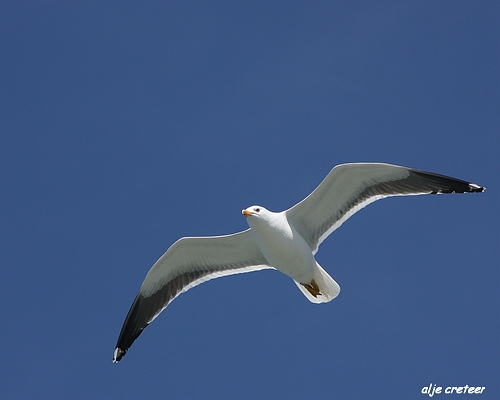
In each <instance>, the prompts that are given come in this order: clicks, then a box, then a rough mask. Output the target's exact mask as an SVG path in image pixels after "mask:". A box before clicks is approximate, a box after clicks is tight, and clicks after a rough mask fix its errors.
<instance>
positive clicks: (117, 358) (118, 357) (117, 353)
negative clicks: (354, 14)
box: [113, 347, 127, 363]
mask: <svg viewBox="0 0 500 400" xmlns="http://www.w3.org/2000/svg"><path fill="white" fill-rule="evenodd" d="M125 353H127V350H122V349H120V348H119V347H117V348H116V349H115V352H114V353H113V362H114V363H117V362H118V361H120V360H121V359H122V358H123V356H124V355H125Z"/></svg>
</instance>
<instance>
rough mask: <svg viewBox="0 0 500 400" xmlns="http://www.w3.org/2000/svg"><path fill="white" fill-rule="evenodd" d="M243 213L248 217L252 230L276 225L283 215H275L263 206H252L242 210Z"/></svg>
mask: <svg viewBox="0 0 500 400" xmlns="http://www.w3.org/2000/svg"><path fill="white" fill-rule="evenodd" d="M241 213H242V214H243V215H244V216H245V217H246V220H247V223H248V225H250V227H252V228H257V227H258V226H260V227H262V226H271V225H275V224H276V221H278V220H280V215H282V213H274V212H272V211H269V210H268V209H266V208H264V207H262V206H251V207H248V208H246V209H244V210H241Z"/></svg>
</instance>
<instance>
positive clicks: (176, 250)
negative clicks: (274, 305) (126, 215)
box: [113, 229, 272, 362]
mask: <svg viewBox="0 0 500 400" xmlns="http://www.w3.org/2000/svg"><path fill="white" fill-rule="evenodd" d="M266 268H272V267H271V266H269V265H268V264H267V261H266V259H265V258H264V256H263V255H262V253H261V251H260V250H259V248H258V247H257V245H256V244H255V242H254V240H253V238H252V235H251V233H250V229H247V230H246V231H243V232H239V233H235V234H233V235H227V236H213V237H185V238H181V239H179V240H178V241H177V242H175V243H174V244H173V245H172V246H170V248H169V249H168V250H167V251H166V252H165V254H163V256H161V257H160V259H159V260H158V261H157V262H156V263H155V264H154V265H153V267H152V268H151V269H150V271H149V272H148V274H147V275H146V278H145V279H144V282H143V283H142V286H141V288H140V290H139V294H138V295H137V297H136V298H135V300H134V303H133V304H132V307H131V308H130V311H129V312H128V315H127V317H126V319H125V322H124V324H123V327H122V330H121V332H120V336H119V338H118V342H117V344H116V349H115V352H114V354H113V362H118V361H120V360H121V358H122V357H123V356H124V355H125V353H126V352H127V350H128V348H129V347H130V346H131V345H132V343H133V342H134V340H135V339H137V337H138V336H139V335H140V334H141V332H142V331H143V330H144V328H146V326H148V324H150V323H151V322H152V321H153V320H154V319H155V318H156V317H157V316H158V315H159V314H160V313H161V312H162V311H163V310H164V309H165V308H166V307H167V306H168V304H170V302H171V301H172V300H173V299H175V298H176V297H177V296H178V295H179V294H181V293H183V292H185V291H187V290H189V289H191V288H192V287H194V286H196V285H199V284H200V283H203V282H206V281H208V280H210V279H214V278H219V277H221V276H226V275H233V274H239V273H243V272H250V271H258V270H261V269H266Z"/></svg>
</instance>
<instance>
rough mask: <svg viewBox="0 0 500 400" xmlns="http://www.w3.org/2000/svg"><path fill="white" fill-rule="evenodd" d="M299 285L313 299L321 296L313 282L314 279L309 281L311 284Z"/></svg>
mask: <svg viewBox="0 0 500 400" xmlns="http://www.w3.org/2000/svg"><path fill="white" fill-rule="evenodd" d="M301 285H302V286H304V287H305V288H306V289H307V290H308V292H309V293H311V294H312V295H313V296H314V297H318V296H321V292H320V291H319V287H318V284H317V283H316V282H315V281H314V279H313V280H312V281H311V283H301Z"/></svg>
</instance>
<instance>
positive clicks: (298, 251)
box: [248, 213, 316, 283]
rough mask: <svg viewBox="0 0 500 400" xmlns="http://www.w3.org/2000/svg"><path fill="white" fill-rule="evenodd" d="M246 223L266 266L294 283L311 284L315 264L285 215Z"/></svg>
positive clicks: (251, 219) (306, 246) (308, 249)
mask: <svg viewBox="0 0 500 400" xmlns="http://www.w3.org/2000/svg"><path fill="white" fill-rule="evenodd" d="M248 223H249V225H250V227H251V228H252V229H251V232H252V234H253V236H254V238H255V242H256V243H257V245H258V246H259V248H260V250H261V251H262V254H263V255H264V257H266V259H267V261H268V262H269V264H271V265H272V266H273V267H275V268H276V269H277V270H279V271H281V272H283V273H284V274H285V275H288V276H289V277H291V278H292V279H294V280H296V281H298V282H301V283H309V282H311V280H312V278H313V267H314V266H315V265H316V261H315V260H314V256H313V255H312V252H311V249H310V247H309V245H308V244H307V243H306V241H305V240H304V239H303V238H302V237H301V236H300V235H299V234H298V232H297V231H296V230H295V229H293V227H292V226H290V224H289V223H288V220H287V219H286V214H285V213H273V214H272V219H263V218H255V219H254V218H250V219H249V220H248Z"/></svg>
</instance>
